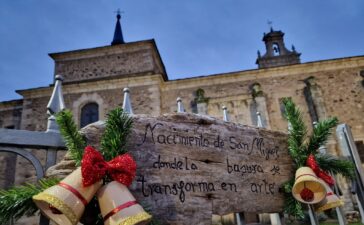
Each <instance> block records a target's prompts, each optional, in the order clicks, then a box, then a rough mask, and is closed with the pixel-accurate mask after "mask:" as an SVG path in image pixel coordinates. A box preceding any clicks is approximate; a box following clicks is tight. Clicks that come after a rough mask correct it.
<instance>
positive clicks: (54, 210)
mask: <svg viewBox="0 0 364 225" xmlns="http://www.w3.org/2000/svg"><path fill="white" fill-rule="evenodd" d="M49 209H50V210H51V212H52V213H53V214H57V215H59V214H63V213H62V212H61V211H59V210H58V209H57V208H56V207H54V206H53V205H49Z"/></svg>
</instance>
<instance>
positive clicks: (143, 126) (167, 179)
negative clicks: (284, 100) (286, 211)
mask: <svg viewBox="0 0 364 225" xmlns="http://www.w3.org/2000/svg"><path fill="white" fill-rule="evenodd" d="M86 133H87V132H86ZM98 133H99V135H101V132H98ZM96 136H97V135H96ZM98 139H99V138H94V137H93V139H89V140H91V142H92V140H95V143H97V141H98ZM129 152H130V153H131V154H132V155H133V156H134V158H135V160H136V162H137V166H138V168H137V177H136V179H135V181H134V182H133V184H132V185H131V187H130V189H131V190H132V192H133V194H134V196H135V197H136V198H137V200H138V201H139V202H141V203H142V205H144V206H146V207H149V208H150V210H151V213H152V214H153V216H155V217H157V218H158V219H159V220H160V222H162V223H163V224H189V225H190V224H194V225H196V224H204V225H206V224H211V218H212V214H220V215H224V214H228V213H232V212H257V213H263V212H264V213H268V212H282V211H283V203H284V198H283V194H282V193H281V191H280V189H281V188H282V184H283V183H284V182H286V181H288V180H289V179H290V178H292V177H293V167H292V165H293V163H292V159H291V158H290V156H289V154H288V145H287V135H286V134H284V133H281V132H275V131H268V130H265V129H259V128H253V127H248V126H243V125H238V124H235V123H230V122H224V121H221V120H217V119H215V118H211V117H207V116H200V115H195V114H188V113H178V114H169V115H164V116H160V117H150V116H142V115H137V116H134V125H133V131H132V135H131V137H130V141H129Z"/></svg>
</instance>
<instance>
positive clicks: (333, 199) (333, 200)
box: [315, 181, 344, 212]
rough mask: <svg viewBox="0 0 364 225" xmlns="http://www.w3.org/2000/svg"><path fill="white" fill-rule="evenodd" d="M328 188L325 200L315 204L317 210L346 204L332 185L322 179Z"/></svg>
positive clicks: (320, 210)
mask: <svg viewBox="0 0 364 225" xmlns="http://www.w3.org/2000/svg"><path fill="white" fill-rule="evenodd" d="M322 182H323V183H324V185H325V188H326V197H325V198H324V200H323V201H321V202H320V203H318V204H317V205H316V206H315V209H316V212H323V211H325V210H328V209H332V208H336V207H340V206H343V205H344V202H343V201H342V200H341V199H340V198H339V197H338V196H337V195H336V194H335V193H334V192H333V191H332V189H331V188H330V186H329V185H328V184H327V183H326V182H324V181H322Z"/></svg>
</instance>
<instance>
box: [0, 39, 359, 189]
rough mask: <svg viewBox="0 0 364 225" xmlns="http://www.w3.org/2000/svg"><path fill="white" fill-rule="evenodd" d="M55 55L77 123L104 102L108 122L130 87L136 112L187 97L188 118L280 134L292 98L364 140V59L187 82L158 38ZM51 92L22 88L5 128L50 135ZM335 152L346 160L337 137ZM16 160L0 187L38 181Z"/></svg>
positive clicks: (158, 110)
mask: <svg viewBox="0 0 364 225" xmlns="http://www.w3.org/2000/svg"><path fill="white" fill-rule="evenodd" d="M282 37H283V36H282ZM287 51H288V50H287ZM291 53H292V52H291ZM297 54H298V53H297ZM50 56H51V57H52V58H53V59H54V60H55V74H61V75H62V76H63V77H64V79H65V80H64V83H63V94H64V100H65V104H66V106H67V108H68V109H70V110H71V111H72V112H73V114H74V118H75V120H76V122H77V124H80V118H81V110H82V107H83V106H84V105H86V104H87V103H91V102H92V103H96V104H98V106H99V119H100V120H104V119H105V117H106V114H107V112H108V111H109V110H110V109H113V108H115V107H116V106H121V105H122V101H123V93H122V90H123V88H125V87H129V89H130V92H131V102H132V106H133V111H134V113H135V114H150V115H160V114H163V113H170V112H176V110H177V107H176V99H177V97H181V98H182V99H183V104H184V107H185V109H186V111H188V112H195V113H201V114H208V115H211V116H214V117H217V118H222V116H223V114H222V107H223V106H226V107H227V108H228V113H229V116H230V119H231V121H233V122H237V123H242V124H247V125H253V126H255V125H256V124H257V117H256V112H257V111H259V112H260V113H261V115H262V120H263V121H262V122H263V125H264V126H265V127H267V128H268V129H272V130H280V131H287V122H286V121H285V119H284V118H283V114H282V98H285V97H290V98H292V99H293V100H294V102H296V103H297V104H298V105H299V106H300V108H301V109H302V111H303V115H304V120H305V121H306V122H307V123H312V122H313V121H315V120H317V119H324V118H327V117H332V116H336V117H338V118H339V120H340V122H342V123H347V124H349V125H350V126H351V128H352V132H353V135H354V138H355V140H356V141H364V117H363V113H364V108H363V104H364V102H363V101H364V85H363V83H364V82H363V79H364V75H363V74H364V72H363V71H364V56H358V57H348V58H342V59H332V60H324V61H317V62H309V63H302V64H300V63H299V61H295V62H294V63H288V65H287V64H284V65H281V64H277V65H275V66H272V67H270V66H268V67H269V68H263V69H255V70H248V71H239V72H232V73H225V74H216V75H209V76H201V77H195V78H186V79H181V80H169V79H168V76H167V74H166V71H165V69H164V66H163V62H162V60H161V58H160V56H159V53H158V50H157V48H156V45H155V42H154V41H153V40H149V41H140V42H135V43H126V44H122V45H113V46H105V47H100V48H93V49H84V50H76V51H70V52H64V53H54V54H50ZM296 56H297V55H296ZM298 56H299V55H298ZM298 56H297V57H298ZM296 59H297V58H296ZM298 59H299V58H298ZM272 60H275V58H274V59H272ZM272 62H274V61H271V62H270V63H272ZM273 64H274V63H273ZM291 64H292V65H291ZM52 88H53V87H52V86H49V87H40V88H33V89H27V90H21V91H18V93H19V94H21V95H22V96H23V99H22V100H16V101H10V102H2V103H0V128H15V129H25V130H33V131H44V130H46V124H47V109H46V105H47V103H48V101H49V98H50V96H51V93H52ZM198 90H200V91H198ZM201 90H203V98H201V96H200V94H199V93H201ZM10 126H13V127H10ZM328 147H329V151H331V152H333V153H335V154H339V149H338V147H337V145H336V141H335V139H334V138H332V139H331V140H330V142H329V146H328ZM37 155H38V156H39V157H40V158H41V160H42V162H44V157H45V154H44V152H42V151H38V152H37ZM62 155H63V154H60V157H59V158H61V157H62ZM9 159H10V161H9ZM11 160H12V161H11ZM15 160H16V158H15V157H14V156H13V155H9V154H5V153H2V154H1V155H0V165H1V166H0V167H1V168H0V176H1V177H0V186H1V187H8V186H9V185H10V184H11V183H13V182H15V183H16V184H19V183H22V182H23V181H25V180H29V179H30V178H32V177H33V178H34V175H35V173H34V171H33V170H32V167H31V166H30V165H25V164H27V163H26V162H25V161H24V160H23V159H19V158H18V159H17V164H16V165H17V166H16V171H15V174H16V176H15V178H14V176H13V175H14V167H15V166H14V165H15V163H14V162H15ZM5 162H12V163H10V164H9V163H5ZM10 165H12V166H10ZM9 174H10V175H9ZM9 176H10V177H11V176H12V178H11V179H10V178H9ZM6 180H8V182H5V181H6ZM9 182H10V183H9Z"/></svg>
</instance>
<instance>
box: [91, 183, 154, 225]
mask: <svg viewBox="0 0 364 225" xmlns="http://www.w3.org/2000/svg"><path fill="white" fill-rule="evenodd" d="M97 198H98V201H99V206H100V210H101V214H102V217H103V218H104V224H105V225H136V224H137V225H146V224H148V223H149V222H150V220H151V219H152V216H151V215H149V214H148V213H147V212H145V211H144V209H143V208H142V207H141V206H140V205H139V204H138V203H137V202H136V200H135V198H134V196H133V195H132V194H131V193H130V191H129V190H128V188H127V187H126V186H125V185H123V184H121V183H119V182H116V181H112V182H110V183H108V184H107V185H105V186H103V187H102V188H101V189H100V190H99V191H98V192H97Z"/></svg>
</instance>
